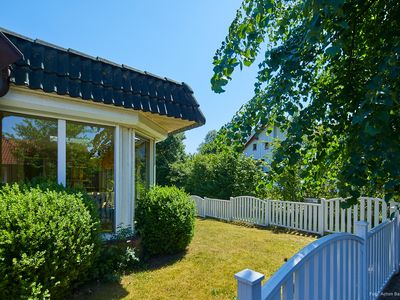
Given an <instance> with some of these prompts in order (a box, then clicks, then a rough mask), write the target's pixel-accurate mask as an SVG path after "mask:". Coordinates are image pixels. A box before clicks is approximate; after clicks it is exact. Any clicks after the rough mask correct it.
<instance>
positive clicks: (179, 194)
mask: <svg viewBox="0 0 400 300" xmlns="http://www.w3.org/2000/svg"><path fill="white" fill-rule="evenodd" d="M136 220H137V228H138V232H139V234H140V236H141V238H142V245H143V250H144V252H145V254H146V255H149V256H153V255H156V254H172V253H177V252H180V251H183V250H184V249H185V248H186V247H187V246H188V245H189V243H190V241H191V240H192V237H193V234H194V221H195V205H194V203H193V201H192V200H191V199H190V197H189V195H188V194H186V193H185V192H183V190H180V189H178V188H177V187H160V186H155V187H153V188H152V189H150V191H149V192H147V193H146V195H145V196H144V197H143V198H142V199H140V200H139V201H138V207H137V213H136Z"/></svg>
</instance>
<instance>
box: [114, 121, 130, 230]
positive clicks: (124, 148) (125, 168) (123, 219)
mask: <svg viewBox="0 0 400 300" xmlns="http://www.w3.org/2000/svg"><path fill="white" fill-rule="evenodd" d="M118 128H119V134H118V135H117V136H119V138H120V140H119V142H118V147H117V145H116V153H119V157H116V163H115V165H116V166H118V167H116V170H115V171H116V174H115V183H116V184H115V189H116V195H118V198H117V201H116V204H117V205H116V217H115V223H116V226H117V228H118V227H121V228H130V229H131V230H133V229H134V228H133V220H134V156H135V141H134V132H133V130H132V129H130V128H125V127H121V126H119V127H118ZM116 143H117V142H116ZM117 148H119V150H118V151H117Z"/></svg>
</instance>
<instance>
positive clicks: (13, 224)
mask: <svg viewBox="0 0 400 300" xmlns="http://www.w3.org/2000/svg"><path fill="white" fill-rule="evenodd" d="M85 197H86V196H85V195H84V194H81V193H73V192H71V191H66V190H63V188H62V187H60V186H59V187H58V188H55V190H52V189H50V188H48V186H47V187H46V184H43V183H42V184H38V185H36V186H34V185H21V186H19V185H17V184H14V185H13V186H9V185H5V186H3V187H2V188H1V189H0V298H1V299H21V298H22V299H28V298H29V299H43V298H50V297H51V298H52V299H57V298H60V297H62V296H63V295H64V293H66V292H67V291H68V290H69V289H70V288H71V287H72V285H74V284H75V283H76V282H77V281H83V280H84V279H85V278H86V272H87V271H88V270H89V269H90V268H91V266H92V264H93V262H94V261H95V260H96V258H97V256H98V251H99V249H98V246H99V239H98V228H99V226H98V223H99V222H98V218H96V215H94V213H95V208H94V207H93V206H92V204H91V203H90V202H89V200H88V199H86V198H85Z"/></svg>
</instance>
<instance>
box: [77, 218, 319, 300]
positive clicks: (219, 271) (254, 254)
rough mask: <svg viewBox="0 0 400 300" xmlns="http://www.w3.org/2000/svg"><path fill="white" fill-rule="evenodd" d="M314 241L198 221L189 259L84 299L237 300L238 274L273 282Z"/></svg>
mask: <svg viewBox="0 0 400 300" xmlns="http://www.w3.org/2000/svg"><path fill="white" fill-rule="evenodd" d="M314 240H315V238H314V237H311V236H305V235H301V234H299V233H295V232H292V233H286V232H283V231H280V232H279V231H272V230H263V229H257V228H249V227H244V226H239V225H234V224H228V223H223V222H219V221H214V220H197V221H196V232H195V236H194V239H193V241H192V243H191V244H190V247H189V249H188V251H187V253H186V254H185V255H183V256H178V257H174V258H169V259H165V258H164V259H162V260H158V261H155V262H154V263H152V264H151V266H150V267H149V268H148V269H146V270H144V271H138V272H135V273H132V274H129V275H126V276H124V277H123V278H122V280H121V281H120V282H119V283H109V284H96V285H92V286H90V287H86V288H85V289H83V290H82V291H81V295H80V296H79V297H77V298H78V299H107V300H108V299H232V298H234V297H235V295H236V280H235V279H234V277H233V275H234V274H235V273H236V272H238V271H240V270H242V269H244V268H251V269H253V270H256V271H258V272H261V273H263V274H265V276H266V278H269V277H270V276H271V275H272V274H273V273H274V272H275V271H276V270H277V269H278V268H279V267H280V266H281V265H282V264H283V263H284V260H285V259H286V258H290V257H291V256H292V255H293V254H295V253H296V252H297V251H298V250H300V249H301V248H302V247H304V246H305V245H307V244H309V243H310V242H312V241H314Z"/></svg>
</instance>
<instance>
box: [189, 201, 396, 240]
mask: <svg viewBox="0 0 400 300" xmlns="http://www.w3.org/2000/svg"><path fill="white" fill-rule="evenodd" d="M192 199H193V200H194V201H195V203H196V208H197V215H198V216H201V217H212V218H217V219H222V220H228V221H233V220H235V221H243V222H247V223H251V224H256V225H261V226H268V225H275V226H279V227H285V228H290V229H295V230H300V231H306V232H311V233H317V234H320V235H323V234H324V233H325V232H329V233H335V232H350V233H355V224H356V222H358V221H367V222H368V224H369V225H368V226H369V227H368V229H371V228H373V227H376V226H378V225H379V224H382V223H384V222H385V221H386V220H387V219H388V218H389V216H390V215H391V214H392V213H393V212H394V211H395V206H396V205H395V203H393V202H391V203H390V205H387V203H386V202H385V201H384V200H382V199H378V198H367V197H362V198H360V199H359V201H358V204H357V205H355V206H353V207H351V208H348V209H343V208H341V207H340V203H341V202H342V201H344V199H343V198H334V199H328V200H325V199H321V202H320V203H307V202H289V201H278V200H261V199H258V198H255V197H251V196H239V197H235V198H230V200H222V199H211V198H204V199H203V198H201V197H199V196H192Z"/></svg>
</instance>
